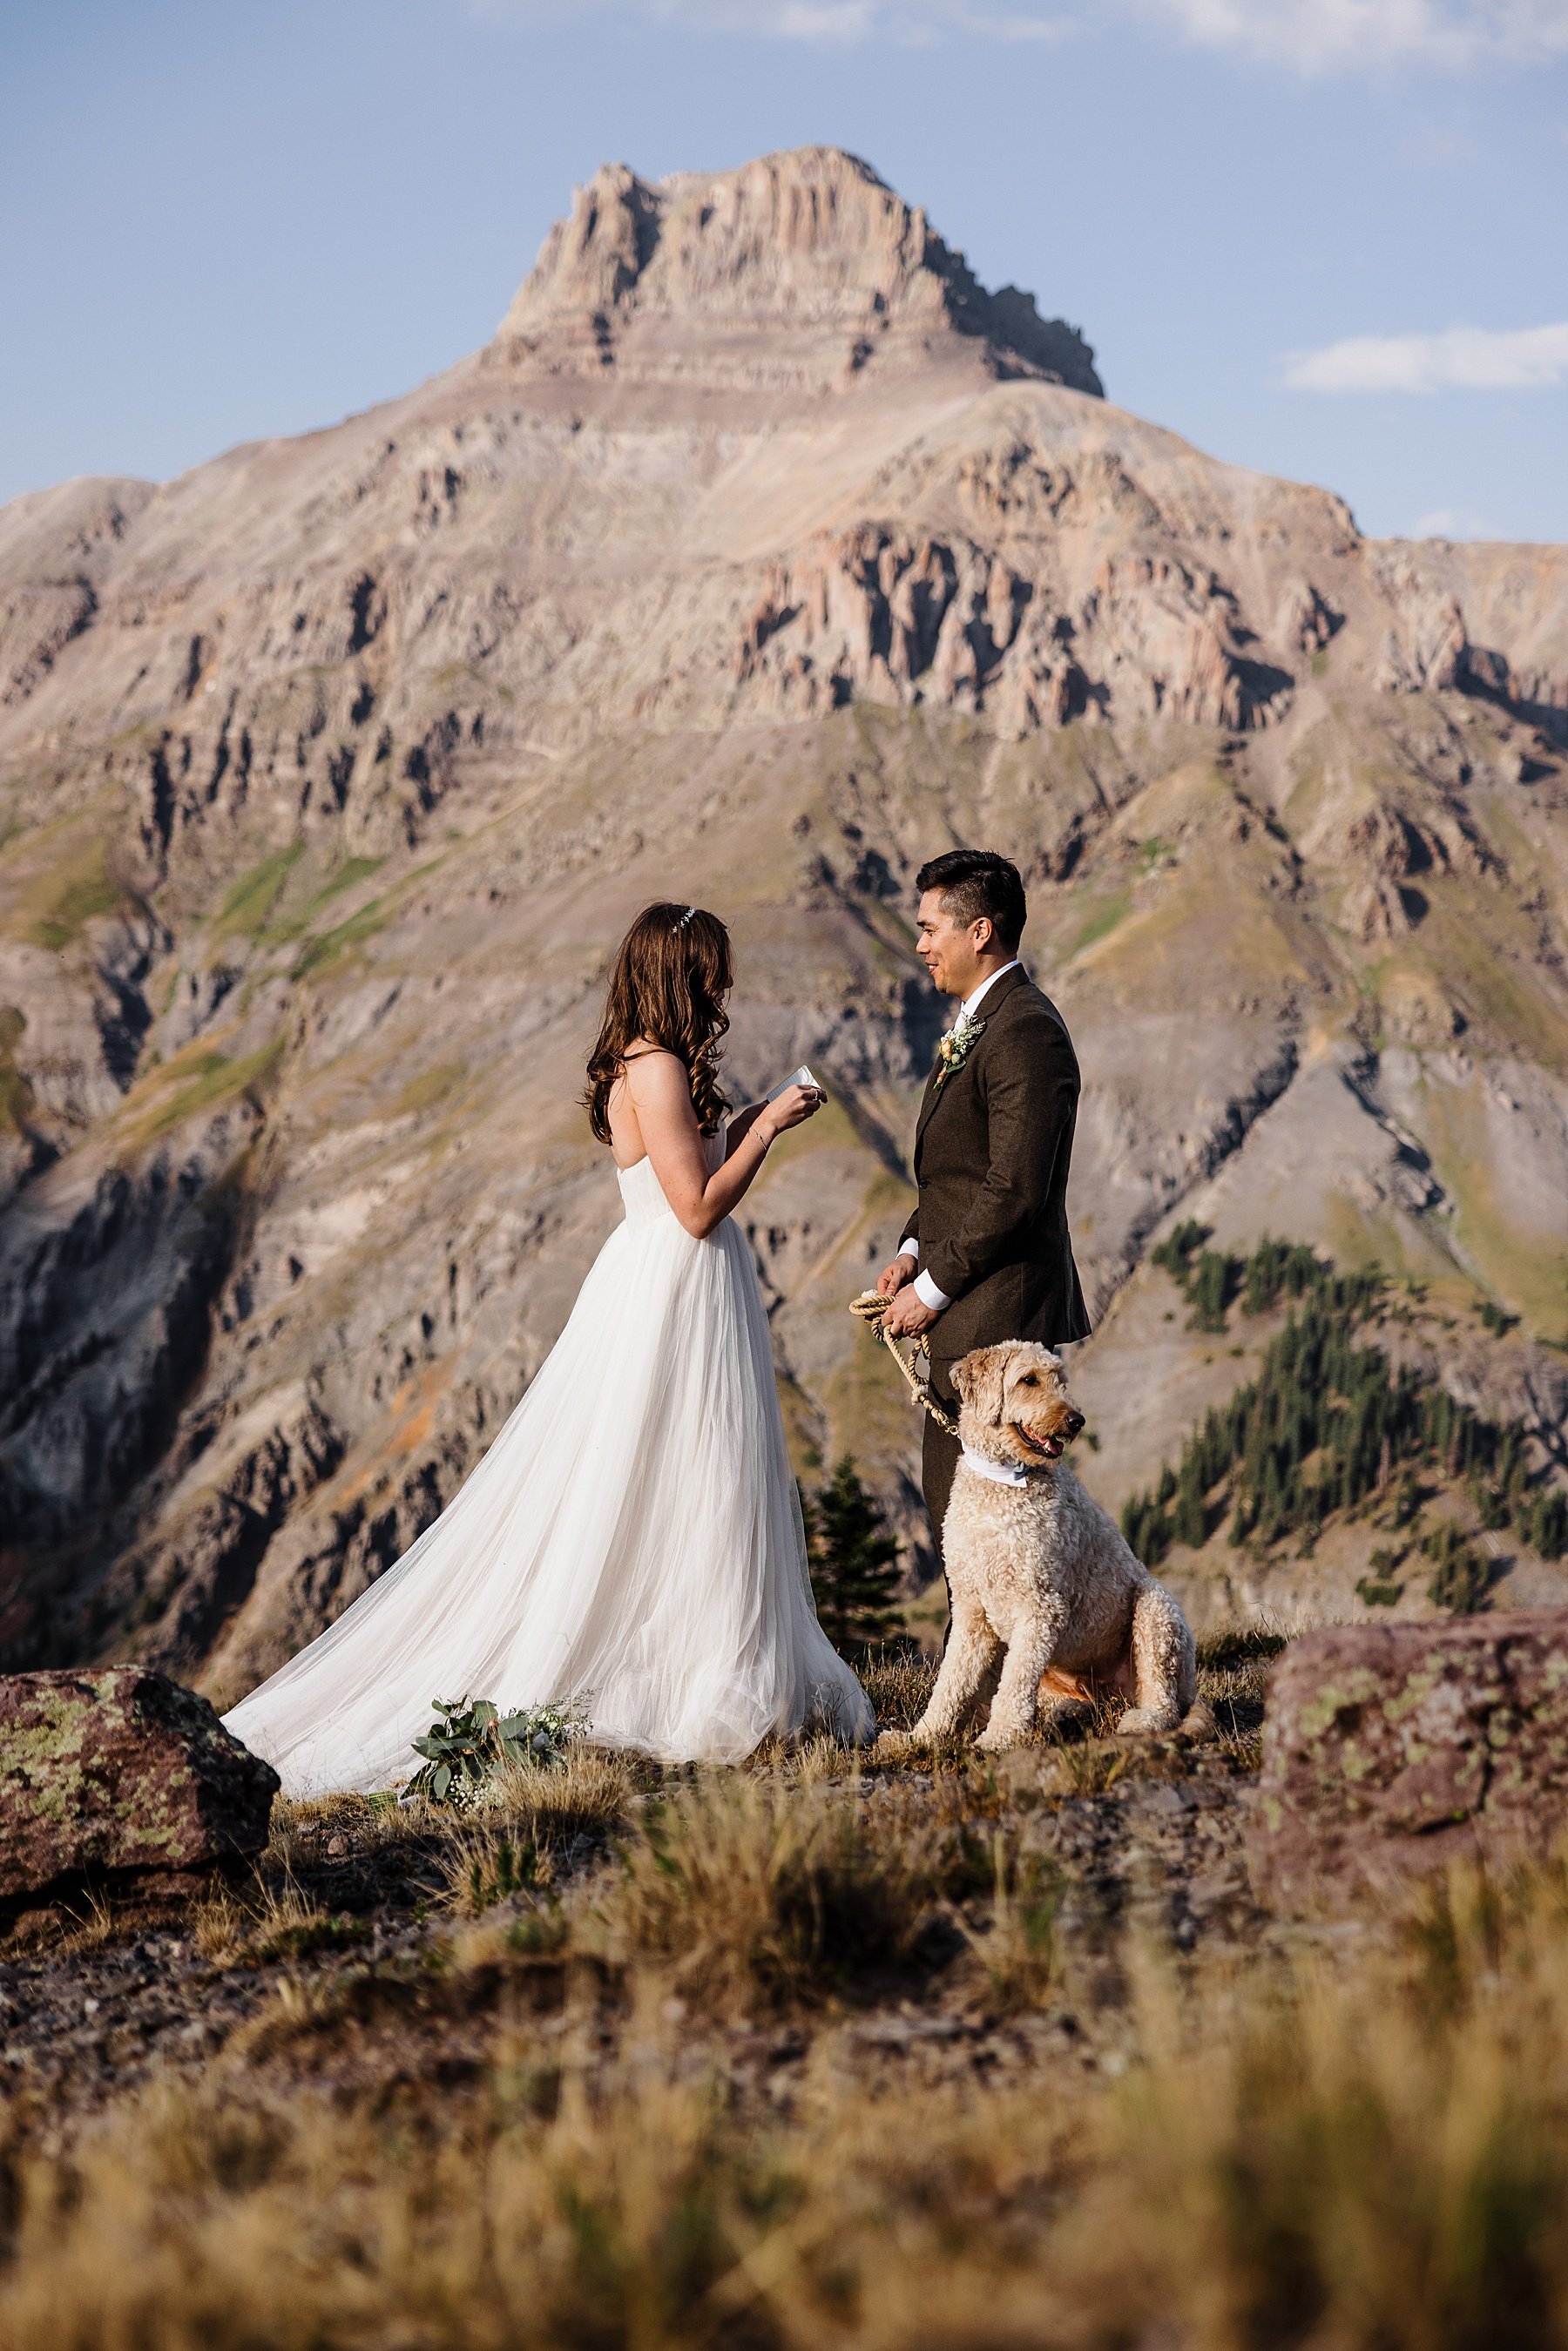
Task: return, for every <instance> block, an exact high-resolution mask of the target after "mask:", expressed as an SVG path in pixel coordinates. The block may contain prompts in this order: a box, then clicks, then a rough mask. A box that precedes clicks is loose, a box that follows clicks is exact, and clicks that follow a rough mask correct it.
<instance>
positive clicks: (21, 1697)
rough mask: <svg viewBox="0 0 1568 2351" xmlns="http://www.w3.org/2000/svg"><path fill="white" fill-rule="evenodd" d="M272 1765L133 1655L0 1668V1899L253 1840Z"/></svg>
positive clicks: (236, 1852)
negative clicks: (103, 1662) (0, 1671)
mask: <svg viewBox="0 0 1568 2351" xmlns="http://www.w3.org/2000/svg"><path fill="white" fill-rule="evenodd" d="M277 1788H278V1780H277V1772H276V1771H274V1770H273V1769H272V1767H271V1765H270V1764H269V1763H264V1762H263V1761H261V1758H260V1757H259V1756H257V1755H253V1754H251V1752H250V1751H249V1750H248V1749H247V1748H245V1747H242V1746H241V1744H240V1742H239V1740H237V1739H231V1738H230V1736H229V1734H228V1732H227V1731H226V1730H225V1729H224V1728H223V1725H222V1724H221V1723H220V1722H219V1720H218V1719H217V1716H216V1715H215V1714H214V1711H213V1709H212V1708H211V1706H210V1705H209V1704H208V1702H207V1700H206V1699H205V1698H198V1697H197V1696H196V1694H195V1692H194V1691H193V1690H188V1689H182V1688H181V1687H179V1685H178V1684H177V1683H175V1682H172V1681H170V1680H169V1678H168V1677H167V1676H166V1675H164V1674H160V1673H152V1672H150V1671H148V1670H147V1669H145V1668H144V1667H135V1666H119V1667H109V1668H108V1669H106V1670H102V1671H99V1672H96V1673H94V1672H67V1673H37V1674H16V1675H12V1676H10V1677H7V1678H5V1679H0V1901H5V1902H16V1901H18V1900H21V1899H24V1898H26V1897H28V1896H39V1897H42V1898H47V1897H48V1896H50V1895H52V1894H54V1893H57V1892H58V1891H60V1890H61V1889H63V1888H66V1887H68V1886H72V1885H74V1884H77V1883H79V1882H80V1881H82V1880H84V1879H94V1880H102V1879H103V1878H105V1877H110V1878H114V1877H122V1876H124V1875H125V1874H126V1873H134V1872H144V1871H158V1872H161V1873H162V1872H168V1871H179V1870H193V1869H199V1868H202V1867H204V1866H205V1865H211V1864H214V1863H220V1862H225V1861H232V1860H234V1859H235V1858H236V1857H238V1856H242V1855H246V1854H254V1853H259V1852H260V1850H261V1848H262V1847H263V1846H264V1845H265V1844H266V1843H267V1822H268V1819H269V1817H270V1814H271V1812H272V1800H273V1798H274V1797H275V1796H276V1795H277Z"/></svg>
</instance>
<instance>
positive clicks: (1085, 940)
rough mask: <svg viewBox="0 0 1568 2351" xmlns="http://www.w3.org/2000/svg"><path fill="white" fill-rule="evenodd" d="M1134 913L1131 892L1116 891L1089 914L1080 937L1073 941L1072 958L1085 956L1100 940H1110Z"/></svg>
mask: <svg viewBox="0 0 1568 2351" xmlns="http://www.w3.org/2000/svg"><path fill="white" fill-rule="evenodd" d="M1132 911H1133V893H1132V892H1131V890H1114V891H1113V892H1112V893H1111V895H1110V897H1108V898H1103V899H1102V900H1101V902H1100V904H1098V905H1097V906H1096V907H1094V908H1093V909H1092V912H1091V913H1090V914H1089V915H1088V916H1087V918H1086V919H1085V921H1084V924H1083V926H1082V930H1080V932H1079V934H1078V936H1077V937H1076V938H1075V939H1074V940H1073V942H1072V946H1071V949H1070V950H1069V955H1070V956H1081V955H1083V954H1084V953H1086V952H1087V950H1088V949H1089V948H1090V947H1092V946H1095V945H1096V943H1097V942H1098V941H1099V940H1101V939H1105V938H1109V937H1110V935H1111V933H1112V932H1113V930H1114V929H1115V928H1116V926H1117V925H1118V924H1119V923H1123V922H1124V921H1125V920H1126V918H1127V916H1128V915H1129V914H1131V913H1132Z"/></svg>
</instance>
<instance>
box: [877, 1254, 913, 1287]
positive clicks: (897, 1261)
mask: <svg viewBox="0 0 1568 2351" xmlns="http://www.w3.org/2000/svg"><path fill="white" fill-rule="evenodd" d="M914 1279H915V1259H913V1258H912V1257H911V1256H910V1254H909V1252H908V1250H907V1249H900V1250H899V1252H898V1255H897V1256H896V1257H895V1258H894V1260H893V1263H892V1264H891V1265H884V1266H883V1270H882V1271H881V1272H880V1273H879V1274H878V1275H877V1278H876V1294H877V1296H878V1297H879V1298H896V1297H897V1295H898V1293H899V1291H900V1290H902V1289H903V1288H904V1283H905V1282H906V1281H913V1280H914Z"/></svg>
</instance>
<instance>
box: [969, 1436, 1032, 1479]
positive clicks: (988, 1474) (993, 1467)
mask: <svg viewBox="0 0 1568 2351" xmlns="http://www.w3.org/2000/svg"><path fill="white" fill-rule="evenodd" d="M964 1466H965V1468H967V1469H972V1470H973V1471H974V1473H975V1475H976V1477H977V1478H988V1479H990V1481H991V1483H992V1485H993V1486H1027V1485H1028V1484H1029V1471H1028V1470H1027V1469H1023V1468H1019V1465H1018V1463H1017V1462H1014V1461H989V1460H988V1459H987V1458H986V1456H985V1455H984V1454H983V1453H977V1452H975V1451H974V1450H973V1448H972V1447H969V1446H967V1445H966V1446H965V1447H964Z"/></svg>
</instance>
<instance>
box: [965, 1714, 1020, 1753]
mask: <svg viewBox="0 0 1568 2351" xmlns="http://www.w3.org/2000/svg"><path fill="white" fill-rule="evenodd" d="M1029 1737H1030V1733H1029V1731H1028V1730H1027V1729H1025V1728H1024V1727H1023V1726H1022V1725H1021V1724H1019V1723H1016V1722H1014V1723H1002V1724H1000V1725H998V1724H997V1723H993V1722H988V1723H987V1725H986V1727H985V1729H984V1730H982V1731H981V1733H980V1735H979V1737H978V1739H977V1740H976V1741H975V1752H976V1754H977V1755H1006V1754H1008V1753H1009V1751H1010V1750H1012V1749H1013V1748H1015V1747H1021V1746H1023V1745H1024V1743H1025V1741H1026V1740H1028V1738H1029Z"/></svg>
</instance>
